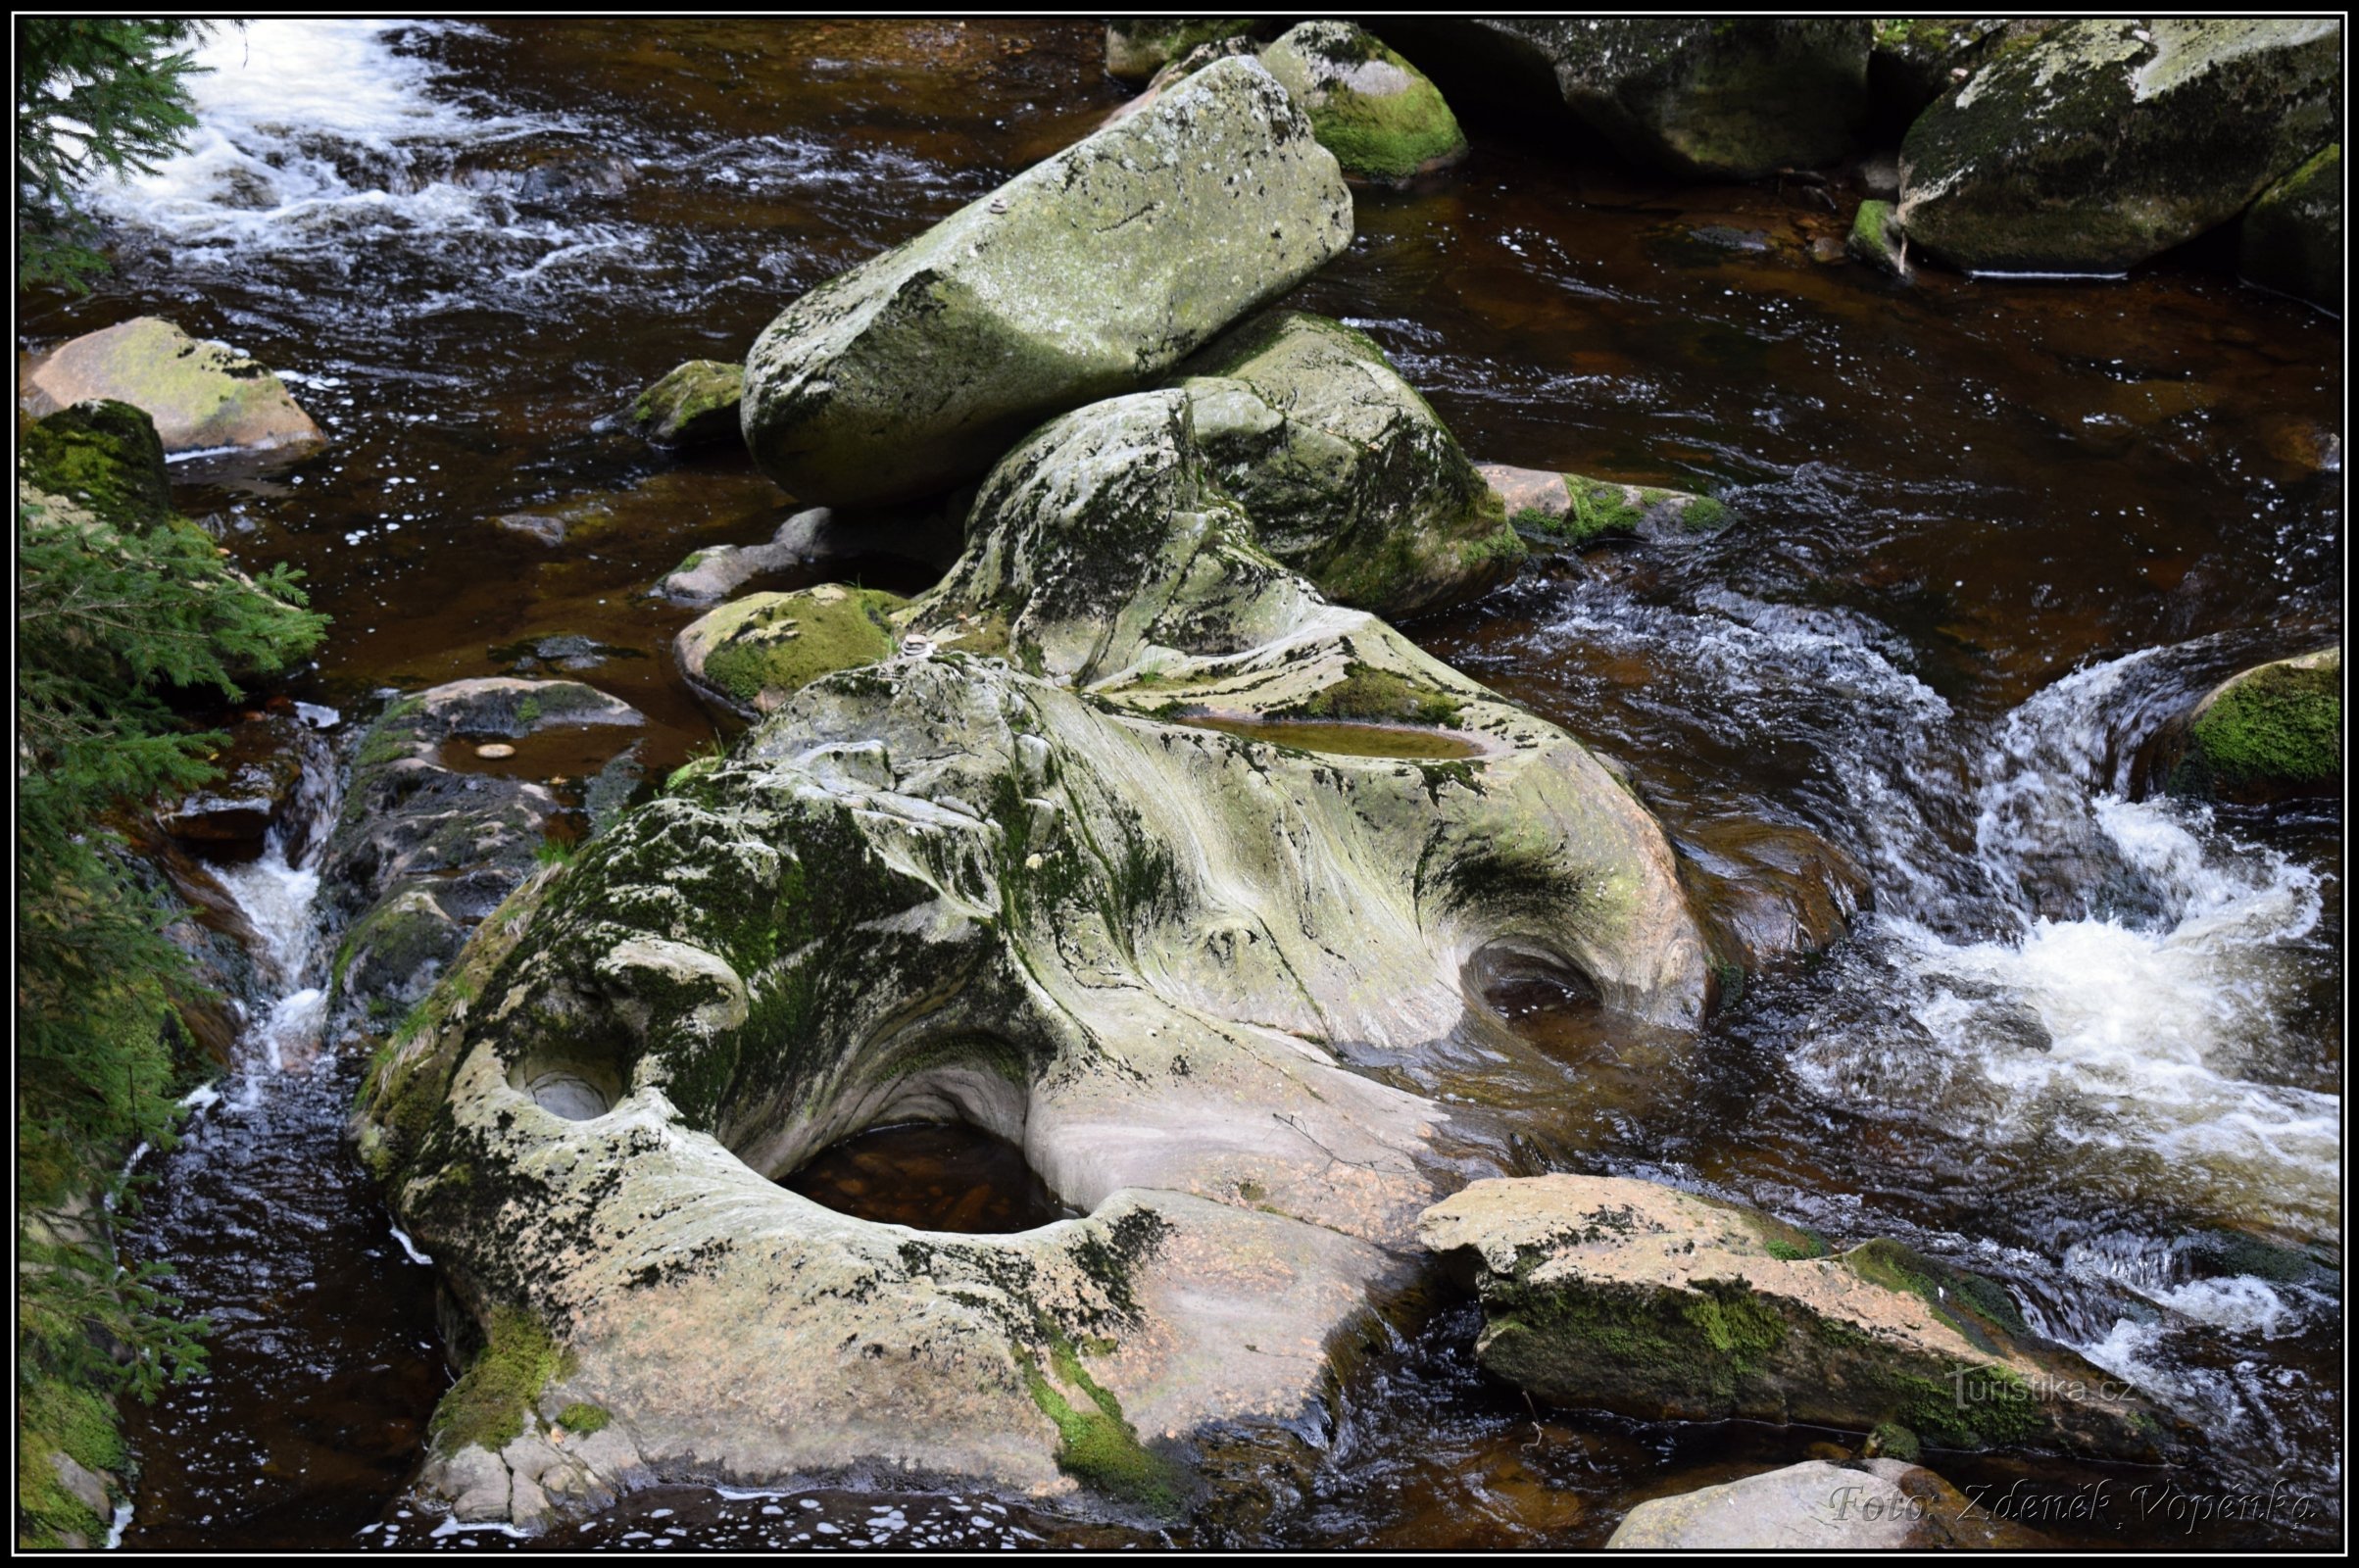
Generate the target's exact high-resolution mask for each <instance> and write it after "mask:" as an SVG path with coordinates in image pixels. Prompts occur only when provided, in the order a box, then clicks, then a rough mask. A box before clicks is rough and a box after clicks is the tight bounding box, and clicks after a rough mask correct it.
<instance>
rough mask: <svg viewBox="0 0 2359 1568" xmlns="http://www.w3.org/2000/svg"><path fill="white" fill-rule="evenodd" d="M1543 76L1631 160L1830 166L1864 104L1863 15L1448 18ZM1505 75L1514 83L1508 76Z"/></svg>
mask: <svg viewBox="0 0 2359 1568" xmlns="http://www.w3.org/2000/svg"><path fill="white" fill-rule="evenodd" d="M1459 26H1460V27H1463V28H1471V29H1480V30H1484V31H1487V32H1489V33H1491V34H1492V35H1493V40H1494V41H1493V42H1492V45H1491V47H1493V48H1499V47H1502V46H1503V47H1506V48H1510V49H1515V50H1519V51H1521V52H1523V53H1525V54H1527V55H1529V56H1531V57H1532V58H1533V59H1534V60H1535V61H1536V62H1538V63H1542V64H1545V65H1546V66H1547V67H1548V70H1549V71H1550V72H1552V73H1553V74H1554V77H1555V80H1556V85H1557V90H1558V92H1559V93H1560V94H1561V95H1562V97H1563V101H1564V104H1565V106H1566V107H1567V108H1569V109H1571V110H1572V112H1573V113H1574V114H1575V115H1577V116H1578V117H1580V119H1581V120H1582V121H1583V122H1585V123H1588V124H1589V125H1590V126H1591V127H1593V128H1594V129H1596V130H1597V131H1598V132H1599V133H1600V134H1602V135H1603V136H1604V137H1605V138H1606V139H1607V140H1609V141H1611V142H1612V143H1613V144H1614V146H1615V147H1616V148H1617V149H1619V150H1620V151H1621V153H1622V154H1623V156H1625V157H1627V158H1630V159H1632V160H1633V161H1635V162H1638V163H1642V164H1646V165H1648V166H1650V167H1653V168H1658V169H1663V170H1666V171H1669V172H1673V173H1677V174H1681V175H1685V176H1687V177H1689V178H1696V179H1757V178H1759V177H1761V176H1762V175H1765V174H1774V173H1776V172H1779V171H1781V170H1786V169H1810V168H1816V167H1818V166H1820V165H1824V164H1830V163H1833V162H1835V161H1836V160H1838V159H1840V158H1843V157H1844V156H1845V155H1846V154H1848V153H1849V152H1850V151H1851V150H1852V148H1853V146H1854V145H1855V143H1856V141H1857V139H1858V135H1859V131H1860V128H1861V125H1862V123H1864V122H1865V120H1866V118H1867V109H1868V49H1869V25H1868V22H1867V20H1866V19H1865V18H1843V17H1824V18H1772V17H1742V18H1719V19H1700V20H1698V19H1683V18H1675V17H1515V18H1507V19H1494V18H1479V19H1477V18H1469V19H1465V21H1464V22H1463V23H1461V24H1459ZM1508 79H1514V77H1513V76H1512V75H1510V76H1509V77H1508Z"/></svg>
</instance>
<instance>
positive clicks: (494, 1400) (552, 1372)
mask: <svg viewBox="0 0 2359 1568" xmlns="http://www.w3.org/2000/svg"><path fill="white" fill-rule="evenodd" d="M564 1369H565V1351H564V1350H563V1349H562V1348H560V1347H559V1346H558V1343H557V1341H556V1340H555V1339H554V1338H553V1337H551V1335H550V1333H549V1331H548V1330H547V1329H545V1328H543V1327H542V1326H541V1325H540V1323H539V1322H538V1321H537V1320H536V1319H534V1318H533V1317H532V1316H531V1314H529V1313H526V1312H522V1311H518V1310H516V1308H514V1307H495V1308H494V1309H493V1310H492V1313H491V1321H490V1324H489V1326H488V1327H487V1329H486V1330H485V1337H484V1345H483V1348H482V1349H481V1350H480V1351H479V1352H477V1354H476V1356H475V1358H474V1359H473V1360H472V1361H470V1362H468V1363H467V1370H466V1371H465V1372H462V1373H461V1374H459V1381H458V1382H456V1383H454V1384H452V1385H451V1386H450V1389H449V1390H448V1391H447V1392H446V1393H445V1394H444V1395H443V1397H442V1399H441V1402H439V1403H438V1404H436V1405H435V1406H434V1417H433V1420H432V1422H431V1423H430V1424H429V1426H428V1430H429V1431H430V1432H431V1433H432V1434H433V1439H434V1447H435V1450H436V1451H437V1452H440V1453H444V1454H452V1453H457V1452H458V1451H459V1450H460V1449H462V1448H467V1447H476V1448H482V1449H484V1450H485V1451H486V1452H489V1453H498V1452H499V1451H500V1450H501V1449H502V1448H505V1447H506V1446H508V1445H510V1444H511V1443H514V1442H515V1441H516V1439H517V1438H519V1437H521V1436H523V1434H524V1430H525V1428H526V1427H527V1425H529V1424H530V1423H531V1421H532V1408H533V1406H534V1405H535V1404H536V1403H537V1402H538V1401H539V1399H540V1397H541V1390H543V1389H545V1388H547V1387H548V1386H549V1381H550V1380H551V1379H552V1378H555V1377H557V1376H558V1375H559V1374H560V1373H561V1372H563V1371H564Z"/></svg>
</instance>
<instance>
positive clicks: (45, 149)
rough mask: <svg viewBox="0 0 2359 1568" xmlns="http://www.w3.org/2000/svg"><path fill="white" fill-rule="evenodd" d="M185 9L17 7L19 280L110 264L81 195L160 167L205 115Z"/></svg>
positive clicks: (194, 33) (87, 273)
mask: <svg viewBox="0 0 2359 1568" xmlns="http://www.w3.org/2000/svg"><path fill="white" fill-rule="evenodd" d="M210 25H211V24H209V23H204V22H195V21H190V20H188V19H185V18H175V19H163V20H156V19H149V20H136V19H127V18H120V17H26V16H20V17H19V18H18V19H17V286H18V287H19V288H25V287H28V286H30V285H33V284H36V283H63V284H65V285H67V286H68V287H70V288H74V289H76V290H81V289H87V288H88V287H89V286H90V279H91V278H92V277H94V276H95V275H97V274H98V273H100V272H102V271H104V270H106V265H107V264H106V260H105V258H104V257H102V256H100V255H99V253H98V251H97V249H96V248H95V240H96V235H95V231H94V229H93V228H92V225H91V223H90V221H89V220H88V219H87V218H86V217H84V216H83V214H82V213H81V211H80V209H79V207H78V206H77V205H76V202H75V196H76V193H77V192H79V191H80V190H82V189H84V188H86V187H87V186H88V185H89V184H90V182H91V181H92V180H94V179H96V178H98V177H99V176H100V175H102V174H112V175H123V174H130V173H140V174H146V173H153V172H155V169H156V164H157V161H158V160H160V159H163V158H166V157H168V156H170V155H171V154H172V153H173V152H176V151H178V149H179V147H180V143H181V138H182V137H183V136H185V135H186V134H187V132H188V131H189V130H191V129H192V128H194V126H195V125H196V117H195V116H194V115H192V114H191V113H190V112H189V106H188V87H187V77H188V76H189V74H190V73H193V72H197V71H201V70H203V69H204V68H203V67H201V66H199V65H197V63H196V56H195V55H194V53H192V52H191V49H190V48H189V47H188V46H191V45H194V44H195V43H197V42H199V41H200V40H201V39H202V38H203V37H204V35H205V32H206V30H207V29H208V27H209V26H210Z"/></svg>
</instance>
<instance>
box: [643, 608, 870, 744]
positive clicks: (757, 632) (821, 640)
mask: <svg viewBox="0 0 2359 1568" xmlns="http://www.w3.org/2000/svg"><path fill="white" fill-rule="evenodd" d="M905 603H906V601H904V600H902V599H899V598H897V597H895V596H894V595H892V594H888V593H882V592H879V591H878V590H876V589H873V588H844V587H839V586H838V585H836V584H834V583H822V584H820V585H819V586H818V587H816V588H802V589H798V590H796V591H795V592H793V593H788V594H748V595H747V596H746V597H745V598H743V599H735V600H731V601H730V602H729V603H728V604H725V605H723V606H721V607H720V608H719V609H718V610H715V611H713V613H710V614H708V615H704V616H701V617H699V618H698V619H696V620H694V621H691V622H690V623H689V624H688V625H687V626H686V627H685V628H684V629H683V630H682V631H681V632H680V636H679V642H678V650H679V659H680V668H681V669H682V670H684V671H686V672H687V674H688V677H689V679H691V680H693V681H695V682H696V683H697V684H698V686H699V687H701V688H703V689H704V690H706V691H709V692H711V693H713V694H714V695H715V696H717V697H719V698H720V699H721V700H722V701H723V702H724V703H726V704H727V705H728V706H729V707H730V708H731V709H733V710H735V711H738V712H741V713H746V714H755V713H766V712H769V711H771V710H773V709H775V708H776V707H778V706H779V704H781V703H783V702H785V701H786V700H787V699H788V698H789V697H791V696H793V695H794V694H795V693H796V692H799V691H801V690H802V689H803V688H804V687H806V686H808V685H810V684H811V682H812V681H814V680H816V679H818V678H819V677H820V676H821V675H825V674H830V673H832V672H834V671H836V670H839V669H854V668H857V667H859V666H860V665H862V664H873V663H875V662H877V661H878V660H880V659H884V658H886V657H887V656H888V655H890V654H891V653H892V652H893V647H894V638H895V632H894V630H893V627H892V624H891V622H890V619H889V617H890V616H891V614H892V613H893V612H894V611H896V610H899V609H900V608H901V607H902V606H903V604H905Z"/></svg>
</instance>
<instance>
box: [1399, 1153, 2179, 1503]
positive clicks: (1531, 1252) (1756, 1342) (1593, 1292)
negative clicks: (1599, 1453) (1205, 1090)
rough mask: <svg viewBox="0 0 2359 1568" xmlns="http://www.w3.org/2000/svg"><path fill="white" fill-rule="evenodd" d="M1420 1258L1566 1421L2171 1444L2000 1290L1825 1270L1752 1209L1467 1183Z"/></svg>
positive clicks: (1867, 1256)
mask: <svg viewBox="0 0 2359 1568" xmlns="http://www.w3.org/2000/svg"><path fill="white" fill-rule="evenodd" d="M1418 1239H1419V1240H1420V1241H1422V1242H1423V1243H1424V1244H1425V1245H1426V1247H1427V1248H1428V1249H1430V1250H1433V1251H1435V1252H1437V1253H1440V1254H1441V1255H1442V1256H1443V1257H1444V1258H1445V1259H1446V1260H1447V1261H1449V1262H1450V1264H1451V1265H1452V1267H1453V1268H1454V1269H1455V1271H1456V1272H1457V1273H1458V1275H1459V1277H1460V1278H1461V1279H1464V1280H1466V1281H1468V1282H1469V1283H1471V1284H1472V1285H1473V1286H1474V1288H1475V1289H1476V1290H1477V1292H1478V1293H1479V1294H1480V1296H1481V1297H1482V1300H1483V1307H1484V1328H1483V1333H1482V1338H1481V1339H1480V1341H1479V1342H1478V1343H1477V1345H1476V1355H1477V1357H1478V1358H1479V1359H1480V1360H1481V1361H1482V1363H1483V1365H1484V1366H1485V1367H1486V1368H1487V1369H1489V1370H1490V1371H1492V1372H1494V1373H1496V1374H1498V1375H1499V1376H1500V1377H1503V1378H1505V1379H1506V1380H1507V1381H1509V1382H1510V1383H1513V1384H1515V1385H1516V1386H1517V1387H1519V1388H1522V1389H1525V1390H1526V1391H1528V1392H1530V1393H1532V1394H1536V1395H1540V1396H1542V1397H1547V1398H1549V1399H1553V1400H1556V1401H1558V1402H1560V1403H1564V1404H1570V1405H1587V1406H1592V1407H1597V1408H1603V1409H1609V1410H1617V1411H1620V1412H1622V1413H1624V1414H1628V1415H1634V1416H1638V1417H1640V1418H1642V1419H1649V1420H1665V1419H1668V1420H1689V1421H1712V1420H1731V1419H1738V1420H1757V1421H1772V1422H1780V1423H1784V1422H1795V1421H1799V1422H1805V1423H1810V1424H1814V1425H1819V1426H1830V1427H1838V1428H1843V1429H1846V1430H1851V1431H1862V1432H1864V1431H1867V1430H1868V1429H1869V1428H1871V1427H1874V1426H1876V1425H1878V1424H1880V1423H1883V1422H1887V1421H1894V1422H1898V1423H1899V1424H1901V1425H1903V1426H1906V1427H1908V1428H1909V1429H1910V1430H1912V1431H1914V1432H1916V1433H1917V1434H1919V1435H1920V1436H1922V1437H1923V1438H1924V1439H1925V1440H1926V1441H1927V1442H1928V1443H1931V1444H1935V1445H1938V1446H1946V1447H1960V1448H1985V1447H1998V1446H2005V1447H2036V1448H2051V1449H2055V1448H2060V1449H2064V1450H2068V1451H2072V1452H2078V1453H2085V1454H2090V1455H2096V1456H2102V1457H2109V1458H2119V1459H2133V1460H2144V1461H2150V1460H2153V1459H2155V1458H2157V1457H2159V1456H2160V1455H2161V1454H2162V1453H2163V1452H2164V1451H2165V1450H2166V1449H2167V1448H2168V1447H2169V1446H2170V1445H2171V1441H2172V1434H2171V1433H2170V1431H2169V1426H2170V1423H2169V1421H2168V1418H2166V1417H2164V1416H2162V1415H2161V1414H2160V1413H2159V1412H2157V1411H2156V1410H2155V1409H2154V1408H2153V1407H2152V1406H2150V1405H2148V1404H2147V1403H2146V1402H2145V1401H2144V1400H2143V1399H2142V1398H2140V1397H2138V1395H2137V1394H2136V1393H2135V1391H2133V1390H2131V1389H2129V1388H2128V1387H2127V1386H2125V1385H2123V1384H2121V1383H2119V1382H2118V1381H2116V1380H2115V1379H2113V1378H2111V1377H2109V1376H2108V1375H2107V1374H2105V1373H2104V1372H2102V1371H2100V1370H2098V1369H2097V1368H2095V1367H2093V1366H2090V1365H2089V1363H2088V1362H2086V1361H2084V1360H2082V1359H2081V1358H2080V1357H2079V1356H2077V1355H2075V1354H2073V1353H2072V1352H2071V1351H2069V1350H2066V1349H2064V1348H2062V1347H2060V1346H2055V1345H2050V1344H2048V1343H2047V1342H2045V1341H2042V1340H2039V1339H2037V1338H2036V1337H2034V1336H2033V1335H2031V1334H2030V1333H2029V1332H2027V1331H2026V1330H2025V1328H2024V1326H2023V1321H2022V1318H2021V1316H2020V1315H2019V1314H2018V1313H2017V1311H2016V1309H2015V1307H2014V1304H2013V1302H2012V1301H2011V1300H2010V1299H2008V1298H2007V1296H2006V1293H2005V1291H2004V1290H2003V1289H2001V1288H2000V1287H1998V1286H1996V1285H1994V1284H1992V1283H1991V1282H1990V1281H1988V1280H1984V1279H1981V1278H1980V1277H1979V1276H1976V1275H1971V1274H1967V1273H1965V1272H1963V1271H1962V1270H1957V1269H1952V1268H1949V1267H1947V1266H1945V1265H1943V1264H1940V1263H1937V1262H1935V1261H1933V1260H1932V1259H1929V1258H1925V1257H1922V1256H1920V1255H1919V1254H1917V1253H1915V1252H1913V1251H1911V1250H1908V1249H1907V1248H1905V1247H1902V1246H1900V1245H1899V1244H1897V1243H1894V1242H1889V1241H1875V1242H1868V1243H1865V1244H1863V1245H1861V1246H1859V1247H1856V1248H1853V1249H1852V1250H1850V1251H1848V1252H1845V1253H1843V1254H1842V1255H1840V1256H1836V1255H1829V1250H1828V1248H1827V1246H1826V1244H1825V1243H1824V1241H1822V1240H1821V1239H1820V1238H1818V1237H1816V1236H1813V1235H1811V1234H1810V1233H1809V1232H1806V1231H1803V1230H1800V1229H1798V1228H1796V1227H1794V1226H1791V1225H1788V1224H1785V1223H1784V1222H1783V1221H1780V1220H1778V1219H1776V1218H1774V1217H1772V1216H1770V1215H1767V1214H1763V1213H1761V1212H1759V1211H1757V1210H1754V1209H1748V1208H1745V1207H1743V1206H1741V1205H1739V1204H1735V1203H1730V1202H1725V1201H1720V1200H1716V1199H1709V1198H1705V1197H1702V1196H1700V1195H1698V1194H1695V1193H1685V1192H1680V1191H1678V1190H1676V1189H1674V1188H1669V1187H1662V1186H1658V1185H1656V1184H1654V1183H1652V1182H1642V1181H1630V1180H1625V1179H1621V1178H1616V1177H1602V1176H1569V1175H1553V1176H1536V1177H1528V1178H1520V1179H1515V1180H1497V1181H1481V1182H1476V1183H1474V1184H1473V1185H1472V1186H1470V1187H1468V1188H1466V1189H1465V1190H1464V1191H1462V1192H1460V1193H1458V1194H1457V1195H1456V1196H1455V1197H1453V1198H1451V1199H1450V1200H1448V1201H1445V1202H1442V1203H1438V1204H1436V1205H1435V1206H1434V1207H1433V1208H1430V1209H1428V1210H1427V1211H1426V1213H1425V1216H1424V1218H1423V1220H1422V1221H1421V1222H1420V1223H1419V1226H1418Z"/></svg>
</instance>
